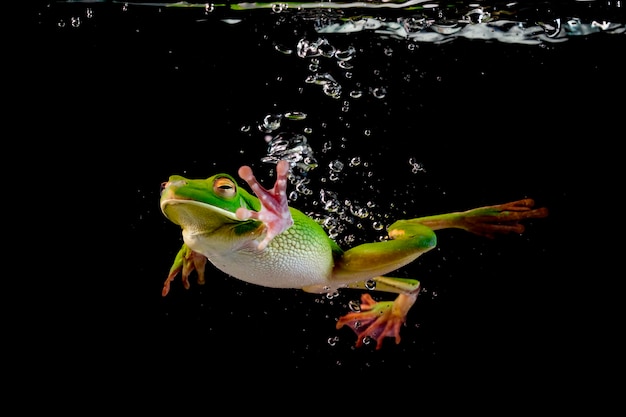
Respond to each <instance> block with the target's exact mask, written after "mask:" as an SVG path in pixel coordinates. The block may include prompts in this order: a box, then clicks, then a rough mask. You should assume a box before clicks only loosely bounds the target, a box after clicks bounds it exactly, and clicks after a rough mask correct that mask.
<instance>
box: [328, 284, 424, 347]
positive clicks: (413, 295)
mask: <svg viewBox="0 0 626 417" xmlns="http://www.w3.org/2000/svg"><path fill="white" fill-rule="evenodd" d="M348 288H359V289H369V290H376V291H385V292H393V293H398V294H399V295H398V297H396V299H395V300H393V301H380V302H377V301H375V300H374V299H373V298H372V296H371V295H370V294H369V293H364V294H363V295H361V305H360V311H355V312H352V313H348V314H346V315H344V316H342V317H340V318H339V320H338V321H337V329H340V328H342V327H343V326H348V327H350V328H351V329H352V330H353V331H354V332H355V333H356V334H357V343H356V346H357V347H360V346H361V345H362V344H363V343H364V341H365V340H367V339H368V338H370V339H374V340H376V349H377V350H378V349H380V348H381V347H382V343H383V339H384V338H385V337H393V338H395V341H396V344H398V343H400V328H401V326H402V325H403V324H404V322H405V321H406V316H407V314H408V312H409V310H410V309H411V307H412V306H413V304H415V301H416V300H417V295H418V294H419V292H420V282H419V281H418V280H415V279H403V278H391V277H382V276H381V277H376V278H372V279H371V280H368V281H362V282H357V283H354V284H350V285H349V286H348Z"/></svg>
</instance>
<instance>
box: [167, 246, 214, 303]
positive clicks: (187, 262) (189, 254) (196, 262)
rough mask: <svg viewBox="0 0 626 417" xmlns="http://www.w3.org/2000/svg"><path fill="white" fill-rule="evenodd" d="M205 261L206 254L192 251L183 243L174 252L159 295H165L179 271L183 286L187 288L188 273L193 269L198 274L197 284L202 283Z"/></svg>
mask: <svg viewBox="0 0 626 417" xmlns="http://www.w3.org/2000/svg"><path fill="white" fill-rule="evenodd" d="M206 262H207V258H206V256H204V255H201V254H199V253H197V252H194V251H192V250H191V249H189V247H187V245H185V244H183V246H182V247H181V248H180V250H179V251H178V253H177V254H176V258H175V259H174V263H173V264H172V267H171V268H170V273H169V275H168V276H167V278H166V279H165V283H164V284H163V290H162V291H161V295H162V296H163V297H165V296H166V295H167V294H168V293H169V292H170V283H171V282H172V281H174V278H176V275H178V273H179V272H182V280H183V286H184V287H185V289H189V275H190V274H191V273H192V272H193V271H194V270H195V271H196V272H197V274H198V284H200V285H202V284H204V268H205V267H206Z"/></svg>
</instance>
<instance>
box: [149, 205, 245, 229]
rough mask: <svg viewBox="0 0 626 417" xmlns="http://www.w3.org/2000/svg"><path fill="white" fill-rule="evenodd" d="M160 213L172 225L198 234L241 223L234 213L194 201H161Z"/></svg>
mask: <svg viewBox="0 0 626 417" xmlns="http://www.w3.org/2000/svg"><path fill="white" fill-rule="evenodd" d="M161 211H162V212H163V214H164V215H165V217H167V218H168V219H169V220H170V221H171V222H172V223H175V224H177V225H179V226H181V227H182V228H183V229H188V230H196V231H198V232H210V231H212V230H215V229H217V228H218V227H221V226H223V225H224V223H234V222H240V221H241V220H239V219H238V218H237V216H236V215H235V213H232V212H230V211H227V210H224V209H221V208H219V207H215V206H212V205H210V204H206V203H202V202H200V201H195V200H181V199H165V200H162V201H161Z"/></svg>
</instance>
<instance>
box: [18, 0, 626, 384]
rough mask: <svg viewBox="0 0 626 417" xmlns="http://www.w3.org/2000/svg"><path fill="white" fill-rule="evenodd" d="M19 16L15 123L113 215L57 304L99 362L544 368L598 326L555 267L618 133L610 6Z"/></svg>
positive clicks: (60, 9)
mask: <svg viewBox="0 0 626 417" xmlns="http://www.w3.org/2000/svg"><path fill="white" fill-rule="evenodd" d="M30 16H31V18H30V21H29V27H30V28H32V33H34V35H35V37H36V39H37V41H36V42H35V45H33V47H32V49H30V50H29V55H30V57H29V62H31V63H32V66H31V68H30V69H29V70H30V71H33V73H37V74H39V75H38V76H36V77H33V79H32V81H31V86H30V88H32V91H35V92H36V94H37V97H36V100H33V103H34V104H33V106H35V109H36V110H35V111H40V113H41V114H42V116H41V118H39V119H38V121H39V122H40V123H42V124H45V129H47V130H48V131H55V132H57V133H58V134H59V138H60V139H58V141H59V142H58V143H56V144H55V146H57V148H56V149H57V150H59V149H66V148H67V149H70V148H71V149H72V150H73V151H72V152H74V153H76V152H77V153H78V154H77V155H80V156H79V157H76V156H71V157H70V156H68V157H67V158H63V160H65V159H67V161H68V162H67V163H59V164H58V165H59V166H58V167H57V168H58V169H59V170H61V171H62V172H64V173H66V174H67V175H68V176H70V175H71V176H72V177H75V176H80V177H83V178H93V181H94V182H97V189H98V190H99V193H103V194H105V195H100V196H97V197H96V196H91V198H92V199H96V201H97V204H99V205H101V206H103V207H105V208H104V210H103V211H104V212H107V213H109V212H110V213H111V216H114V217H115V219H116V220H115V228H114V229H113V228H111V230H110V231H109V230H103V231H101V232H99V233H103V234H104V235H106V234H108V233H111V234H113V233H114V234H115V236H116V237H115V238H114V240H115V242H116V243H115V244H114V245H112V246H113V247H111V248H107V249H106V250H105V251H104V252H102V254H103V255H102V256H99V257H98V264H101V265H107V266H103V268H104V269H107V270H114V271H115V272H114V273H113V274H112V275H109V276H108V277H107V278H104V279H102V280H101V281H99V282H101V283H102V286H103V287H107V288H106V293H107V294H108V298H107V299H106V300H105V301H104V302H100V303H98V304H97V306H96V305H92V303H91V301H90V300H89V297H85V300H84V301H81V303H84V304H85V305H89V311H90V312H92V313H94V314H96V315H98V317H99V318H100V319H99V320H101V322H102V325H103V326H104V327H105V328H106V329H107V330H106V334H107V336H106V337H104V336H98V337H96V343H98V344H103V345H106V346H107V349H108V351H109V352H116V355H121V356H126V355H127V356H128V357H130V358H133V359H134V360H136V361H137V362H138V363H139V362H141V363H145V364H149V363H154V365H155V368H163V367H164V368H169V369H181V370H185V369H186V370H189V372H195V371H193V370H192V369H195V370H197V369H200V368H202V369H203V370H205V371H208V372H215V373H219V372H223V368H224V367H227V368H228V369H229V370H231V371H236V372H238V373H239V375H246V373H247V372H250V373H255V372H267V371H270V372H280V371H284V370H296V371H297V370H307V371H313V372H320V373H323V372H329V371H333V370H358V371H364V370H370V369H372V370H391V371H399V370H402V371H415V372H416V375H417V374H418V373H419V370H420V369H423V368H424V367H425V366H431V365H435V366H438V367H444V366H446V365H448V364H471V365H473V366H476V367H480V368H481V369H486V368H491V369H497V371H496V372H503V373H510V372H512V373H525V372H533V371H537V370H538V369H539V365H538V364H539V363H545V362H548V363H550V364H551V368H550V369H546V368H544V367H542V368H541V372H548V373H549V372H553V371H554V372H556V371H555V369H561V368H562V369H570V370H571V369H573V368H572V367H573V366H574V365H575V364H576V359H575V358H577V357H578V358H580V355H584V352H585V350H586V343H587V342H585V340H597V338H598V337H600V336H599V335H598V334H597V333H598V330H597V328H596V327H595V326H594V324H593V322H592V320H591V318H590V316H589V315H588V314H587V313H586V312H585V309H584V308H581V307H584V305H585V303H586V302H585V295H584V292H582V291H581V290H580V288H581V287H582V286H583V285H584V284H583V278H579V276H580V275H579V274H578V273H577V271H578V268H579V264H578V261H579V258H582V257H583V256H584V250H585V248H586V246H587V245H588V244H589V243H590V242H589V241H588V236H587V235H586V233H588V232H587V229H586V227H584V228H583V227H582V226H580V225H581V223H585V222H586V221H587V220H588V219H589V217H590V216H591V215H592V211H593V210H594V205H593V204H594V202H593V198H592V195H595V194H596V193H595V192H593V194H592V190H594V189H595V182H594V183H592V184H590V183H589V175H590V172H591V171H594V170H595V169H596V167H597V166H598V165H601V164H600V163H599V162H598V153H599V152H600V150H604V151H607V150H608V152H611V151H610V149H611V147H612V145H611V143H612V142H611V141H614V140H615V138H616V137H617V138H618V139H619V138H620V136H623V131H624V129H623V115H624V107H625V106H624V97H625V95H624V93H625V88H624V87H625V81H624V70H623V68H624V67H623V63H622V61H623V55H624V51H626V19H625V13H624V5H623V3H622V2H621V1H613V0H611V1H606V0H595V1H594V0H591V1H521V0H520V1H512V2H511V1H508V2H505V1H470V0H464V1H446V2H440V1H432V0H409V1H358V2H341V1H324V2H275V3H255V2H235V1H232V2H215V3H212V2H204V3H203V2H153V1H130V2H123V1H105V0H102V1H57V2H55V1H50V2H41V3H39V4H38V5H37V6H36V7H34V8H33V11H32V13H31V15H30ZM620 132H622V133H620ZM86 138H89V139H88V140H87V139H86ZM72 139H77V140H79V142H71V140H72ZM66 141H67V142H66ZM70 142H71V143H72V144H71V145H70ZM66 143H67V144H66ZM75 143H81V145H75ZM72 155H75V154H72ZM281 161H287V163H284V162H281ZM241 167H249V168H243V169H241V170H240V168H241ZM218 174H219V175H218ZM223 174H226V175H223ZM215 175H217V177H214V176H215ZM61 178H63V177H61ZM66 178H67V177H66ZM207 179H209V180H207ZM277 179H279V180H280V181H277ZM194 180H198V181H194ZM199 180H202V181H199ZM205 180H207V181H205ZM275 183H276V187H275ZM588 191H589V193H588ZM113 194H114V195H116V196H117V197H115V198H111V196H112V195H113ZM256 197H261V200H263V205H262V206H261V205H260V203H257V202H251V201H256V200H255V198H256ZM287 204H288V205H289V206H290V207H292V208H295V209H297V210H298V213H297V214H293V211H292V212H291V213H290V212H289V210H288V209H286V208H285V206H286V205H287ZM242 208H243V209H242ZM237 209H239V210H237ZM474 209H479V210H474ZM291 215H293V219H292V218H291V217H292V216H291ZM103 216H107V214H103ZM301 216H302V217H301ZM304 217H306V218H308V219H310V221H309V220H304V219H303V218H304ZM411 219H413V220H412V221H409V222H397V221H399V220H411ZM292 222H293V223H292ZM107 224H108V222H107ZM105 229H106V228H105ZM183 229H185V232H184V233H183ZM583 229H584V230H583ZM322 232H323V233H322ZM272 233H275V235H272ZM183 235H185V236H183ZM323 235H326V236H328V238H329V240H326V237H324V236H323ZM264 239H265V240H264ZM183 245H184V246H183ZM360 245H364V246H360ZM181 248H183V249H182V251H181ZM351 248H358V249H355V250H353V251H349V249H351ZM268 249H270V250H269V251H268ZM179 251H181V252H179ZM201 252H204V254H202V253H201ZM104 253H106V255H104ZM418 255H419V256H418ZM207 257H208V259H209V260H208V261H207ZM98 268H99V267H97V266H94V267H93V269H94V270H95V271H94V272H93V273H94V274H99V271H98ZM333 274H334V275H333ZM103 275H104V273H103ZM331 275H332V278H329V277H330V276H331ZM380 276H384V277H387V278H382V279H381V278H380ZM389 277H393V278H389ZM599 279H600V278H599ZM584 282H586V281H584ZM599 285H602V283H599ZM90 288H91V286H90ZM94 310H97V311H95V312H94ZM583 335H585V336H583ZM565 352H567V353H565ZM155 355H157V356H158V358H159V359H158V360H156V363H155V359H153V358H154V357H155ZM92 359H93V360H99V359H98V358H97V357H93V358H92ZM101 359H102V360H107V359H106V358H101ZM576 366H580V363H578V364H577V365H576Z"/></svg>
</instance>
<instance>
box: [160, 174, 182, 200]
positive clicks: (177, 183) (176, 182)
mask: <svg viewBox="0 0 626 417" xmlns="http://www.w3.org/2000/svg"><path fill="white" fill-rule="evenodd" d="M185 185H187V181H185V180H181V179H172V178H170V180H169V181H164V182H162V183H161V190H160V192H159V194H160V195H161V196H162V195H163V193H164V192H165V191H168V190H170V191H171V190H172V188H174V189H178V188H180V187H184V186H185Z"/></svg>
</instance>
